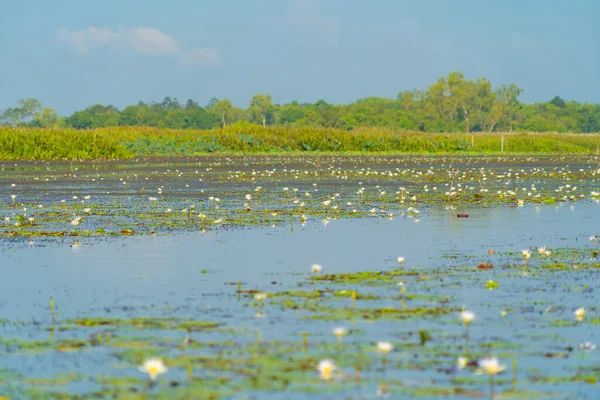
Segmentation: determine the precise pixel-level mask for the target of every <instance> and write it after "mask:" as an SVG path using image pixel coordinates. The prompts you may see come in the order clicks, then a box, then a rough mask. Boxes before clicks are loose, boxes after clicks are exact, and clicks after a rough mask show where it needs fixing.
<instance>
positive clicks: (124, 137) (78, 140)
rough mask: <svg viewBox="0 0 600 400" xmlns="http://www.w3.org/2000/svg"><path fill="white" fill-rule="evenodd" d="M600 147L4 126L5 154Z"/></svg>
mask: <svg viewBox="0 0 600 400" xmlns="http://www.w3.org/2000/svg"><path fill="white" fill-rule="evenodd" d="M502 142H504V146H503V149H504V152H505V153H513V154H514V153H529V154H559V153H581V154H586V153H587V154H592V153H597V152H598V149H599V148H600V135H598V134H560V133H535V134H534V133H520V134H508V133H504V134H503V133H473V134H464V133H451V134H435V133H422V132H408V131H393V130H385V129H364V130H360V129H359V130H354V131H351V132H349V131H342V130H336V129H324V128H280V127H278V128H266V129H265V128H263V127H261V126H254V125H246V126H232V127H228V128H226V129H214V130H206V131H192V130H185V131H180V130H168V129H161V128H152V127H111V128H100V129H94V130H85V131H83V130H74V129H38V128H9V127H0V159H59V158H66V159H100V158H130V157H134V156H136V155H156V156H161V155H164V156H174V155H188V156H190V155H201V154H222V153H226V154H236V153H238V154H239V153H255V154H258V153H271V154H272V153H405V154H453V153H463V154H469V153H476V154H498V153H501V152H502Z"/></svg>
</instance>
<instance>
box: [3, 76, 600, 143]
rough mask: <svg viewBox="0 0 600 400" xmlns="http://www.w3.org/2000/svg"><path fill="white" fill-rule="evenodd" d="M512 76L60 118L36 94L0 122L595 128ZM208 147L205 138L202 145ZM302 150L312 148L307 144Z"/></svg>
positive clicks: (575, 106) (594, 111)
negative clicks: (529, 100) (382, 94)
mask: <svg viewBox="0 0 600 400" xmlns="http://www.w3.org/2000/svg"><path fill="white" fill-rule="evenodd" d="M521 93H522V89H520V88H519V87H518V86H517V85H515V84H514V83H511V84H509V85H502V86H500V87H498V88H495V89H494V88H493V87H492V84H491V82H490V81H488V80H486V79H483V78H478V79H476V80H470V79H467V78H466V77H465V76H464V74H463V73H462V72H458V71H455V72H452V73H450V74H449V75H448V76H446V77H442V78H440V79H438V81H437V82H436V83H434V84H433V85H431V86H430V87H429V88H427V89H426V90H412V91H406V92H401V93H399V94H398V96H397V97H396V98H395V99H387V98H379V97H367V98H363V99H359V100H357V101H355V102H353V103H350V104H342V105H335V104H329V103H327V102H326V101H325V100H319V101H317V102H316V103H314V104H312V103H299V102H297V101H292V102H291V103H288V104H281V105H279V104H274V103H273V100H272V97H271V95H270V94H256V95H254V96H253V97H252V99H251V100H250V103H249V106H248V108H246V109H244V108H238V107H235V106H234V105H233V104H232V103H231V102H230V101H229V100H228V99H221V100H219V99H216V98H213V99H212V100H211V101H210V102H209V103H208V104H207V105H206V106H205V107H202V106H200V105H199V104H198V103H197V102H195V101H193V100H191V99H190V100H188V101H187V102H186V103H185V104H182V103H180V102H179V100H177V99H176V98H170V97H165V99H164V100H163V101H162V102H153V103H144V102H139V103H138V104H137V105H131V106H128V107H126V108H125V109H123V110H121V111H120V110H118V109H117V108H116V107H114V106H111V105H107V106H104V105H101V104H96V105H94V106H91V107H88V108H86V109H85V110H80V111H77V112H75V113H73V114H72V115H71V116H69V117H67V118H64V120H61V119H57V118H56V115H55V114H54V115H53V114H52V110H53V109H49V108H47V109H43V111H42V105H41V104H40V102H39V101H38V100H36V99H22V100H20V102H19V106H18V107H16V108H9V109H7V110H5V111H4V112H3V113H0V124H1V123H4V124H7V125H10V126H22V125H27V126H35V127H53V126H56V125H57V121H60V126H63V127H71V128H74V129H94V128H102V127H113V126H147V127H160V128H169V129H185V130H193V129H213V128H225V127H228V126H229V125H232V124H236V123H239V122H245V123H249V124H255V125H262V126H263V128H266V127H285V128H334V129H340V130H347V131H349V130H360V129H365V128H382V129H386V130H399V131H406V130H409V131H419V132H431V133H456V132H463V133H470V132H510V133H512V132H559V133H564V132H571V133H592V132H600V105H598V104H582V103H578V102H575V101H565V100H563V99H562V98H560V97H559V96H555V97H554V98H553V99H551V100H550V101H548V102H541V103H534V104H523V103H521V102H519V96H520V95H521ZM209 147H210V145H209ZM304 147H305V150H307V151H310V150H314V149H315V148H314V146H312V145H311V144H309V143H305V144H304Z"/></svg>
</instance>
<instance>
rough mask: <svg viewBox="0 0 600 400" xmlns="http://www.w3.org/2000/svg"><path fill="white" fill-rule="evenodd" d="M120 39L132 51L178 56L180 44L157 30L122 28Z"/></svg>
mask: <svg viewBox="0 0 600 400" xmlns="http://www.w3.org/2000/svg"><path fill="white" fill-rule="evenodd" d="M119 33H120V37H121V38H122V40H123V42H124V43H125V44H126V45H127V46H129V47H131V48H132V49H134V50H136V51H138V52H140V53H143V54H178V53H181V49H180V48H179V43H177V41H176V40H175V39H173V38H172V37H170V36H169V35H167V34H166V33H164V32H161V31H160V30H158V29H156V28H144V27H141V26H140V27H137V28H131V29H127V28H121V29H119Z"/></svg>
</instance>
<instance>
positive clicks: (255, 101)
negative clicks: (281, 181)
mask: <svg viewBox="0 0 600 400" xmlns="http://www.w3.org/2000/svg"><path fill="white" fill-rule="evenodd" d="M274 109H275V106H274V105H273V100H272V98H271V95H270V94H266V95H265V94H260V93H259V94H255V95H254V97H252V99H251V100H250V110H249V111H250V114H251V115H252V118H253V119H254V120H259V121H261V122H262V126H263V127H265V128H266V126H267V118H269V117H270V116H271V114H272V113H273V110H274Z"/></svg>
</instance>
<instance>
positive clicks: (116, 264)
mask: <svg viewBox="0 0 600 400" xmlns="http://www.w3.org/2000/svg"><path fill="white" fill-rule="evenodd" d="M598 207H600V206H598V205H597V204H594V203H580V204H577V205H575V206H574V209H571V207H570V206H569V205H562V206H556V207H555V206H552V207H550V206H541V207H538V208H536V207H535V206H533V205H527V206H526V207H524V208H506V207H491V208H484V209H481V208H478V209H473V210H470V209H463V208H461V209H460V210H452V211H444V210H439V209H438V210H428V209H423V210H422V212H421V215H420V222H419V223H415V222H414V220H413V219H411V218H407V219H402V218H401V217H397V218H395V219H394V220H387V219H379V218H378V219H367V220H364V219H363V220H332V221H331V222H330V224H329V226H328V227H327V228H325V227H324V226H323V224H322V223H321V222H320V221H318V220H316V219H312V220H311V219H310V218H309V223H308V224H307V225H306V226H305V227H300V226H298V225H296V226H294V228H293V231H292V230H291V228H290V226H289V225H280V226H279V227H277V228H271V227H253V228H243V229H233V230H221V231H217V232H214V231H213V232H208V233H206V234H200V233H191V234H179V235H173V236H158V237H146V236H144V237H124V238H116V239H108V240H105V241H99V242H98V241H92V240H88V239H85V238H83V239H81V240H80V246H79V247H77V246H75V247H73V246H72V244H73V241H72V239H67V240H66V241H65V242H64V243H62V242H61V239H56V240H53V239H50V240H44V239H41V238H39V239H36V240H35V243H34V246H28V241H29V240H28V239H27V240H25V239H24V240H23V241H22V242H15V243H13V244H12V245H11V244H9V243H8V242H4V243H3V244H2V246H1V252H0V268H1V271H2V276H3V285H2V287H3V289H2V291H0V319H4V320H8V321H17V322H18V321H20V322H26V323H28V324H27V325H21V326H20V325H11V324H9V325H6V326H3V327H0V332H1V331H3V333H2V335H3V336H21V337H24V338H26V339H33V338H47V332H46V331H41V330H38V329H37V328H36V327H35V325H32V324H29V323H30V322H32V321H34V322H41V323H43V324H48V323H49V322H50V315H49V311H48V301H49V299H50V297H52V298H54V300H55V302H56V304H57V313H58V318H59V319H63V320H64V319H67V318H73V317H86V316H92V317H97V316H104V317H112V318H115V317H137V316H178V317H181V318H193V319H199V320H211V321H214V320H218V321H223V322H225V324H226V325H227V326H231V327H251V328H252V329H255V328H259V329H263V330H264V334H263V337H264V339H265V340H270V339H294V338H296V339H297V340H298V341H300V340H301V339H300V337H299V336H298V332H301V331H310V332H312V333H314V334H315V335H316V337H317V339H315V340H327V339H328V338H329V336H330V330H331V328H332V327H334V326H337V325H340V324H344V323H337V322H334V323H332V322H325V321H307V320H305V319H302V317H303V316H304V314H303V313H293V312H284V311H282V310H280V309H278V308H277V307H269V305H268V302H269V300H267V304H266V306H265V310H264V311H265V313H266V314H267V318H264V319H260V320H257V319H255V318H253V315H254V312H255V311H256V310H255V309H254V308H253V307H248V303H249V302H250V300H249V299H244V298H242V300H241V301H239V302H238V300H237V296H236V295H235V289H236V286H233V285H227V283H228V282H238V281H241V282H244V288H248V289H259V290H263V291H266V292H276V291H282V290H288V289H297V284H298V283H299V282H304V283H307V282H309V280H308V278H309V276H310V266H311V264H313V263H319V264H322V265H323V271H322V272H323V273H326V274H327V273H343V272H358V271H372V270H391V269H394V268H396V267H397V262H396V257H397V256H400V255H402V256H404V257H405V258H406V261H405V263H404V265H403V268H407V269H411V268H418V269H421V270H422V274H424V275H427V274H428V273H430V272H431V269H433V268H446V269H450V268H451V267H452V266H465V265H469V266H474V265H476V264H478V263H480V262H484V261H486V262H491V263H493V264H494V266H495V268H494V270H491V271H480V272H477V275H476V276H468V277H467V276H466V275H464V273H461V272H455V273H452V274H450V275H448V276H447V277H443V278H442V279H441V280H440V281H439V282H438V281H437V280H433V281H431V280H430V281H425V282H423V283H421V282H417V281H416V279H415V278H414V277H406V278H403V280H404V281H405V285H406V287H407V293H421V294H432V295H436V296H445V295H448V296H450V297H451V298H452V299H453V300H454V301H453V305H454V306H458V307H460V306H462V305H465V306H467V307H469V308H470V309H473V310H474V311H475V312H476V314H477V319H476V320H475V322H474V323H473V326H472V328H471V337H472V338H473V340H474V341H493V340H504V341H506V342H508V343H523V344H524V345H525V346H528V348H530V349H531V351H532V352H543V351H544V349H547V351H559V350H563V349H564V348H566V347H567V346H574V347H577V346H578V344H579V343H580V342H583V341H586V340H591V341H592V342H594V343H596V342H598V340H599V338H598V337H597V336H595V335H594V330H593V329H592V327H591V325H585V324H584V325H582V326H581V327H563V328H559V327H556V328H549V322H550V321H552V320H556V319H560V320H568V321H571V320H572V319H573V316H572V311H573V310H574V309H575V308H577V307H579V306H586V307H588V308H593V307H597V300H595V299H594V296H593V294H592V293H593V292H590V291H585V290H581V287H582V286H583V285H585V284H587V285H589V286H590V287H592V288H594V287H597V286H598V282H599V281H598V271H593V270H587V271H580V272H576V273H575V272H555V273H553V274H552V275H544V276H543V277H538V276H536V275H535V273H532V274H531V276H528V277H522V276H520V275H519V273H518V272H517V271H515V270H503V269H502V268H500V267H502V266H503V265H508V264H518V263H519V264H520V263H521V258H520V256H519V255H518V254H516V255H511V256H509V255H502V254H497V255H494V256H489V255H488V254H487V250H488V249H494V250H495V251H496V252H506V251H514V252H520V250H522V249H523V248H528V247H538V246H546V247H548V248H550V249H556V248H560V247H589V246H591V244H590V243H589V241H588V237H589V236H590V235H596V234H600V231H599V230H598V229H599V228H598V227H599V226H600V224H599V222H600V217H599V214H598ZM457 212H461V213H463V212H464V213H468V214H469V218H460V219H458V218H456V213H457ZM534 251H535V250H534ZM448 256H457V258H451V257H448ZM469 256H471V257H473V258H472V259H471V258H468V257H469ZM461 274H462V275H461ZM488 279H494V280H496V281H499V282H500V288H499V289H497V290H495V291H493V292H490V291H487V290H486V289H485V288H484V283H485V281H486V280H488ZM319 285H320V286H319V288H324V287H333V288H334V289H336V290H339V289H342V288H343V287H341V286H335V285H331V284H326V283H320V284H319ZM300 290H310V285H309V286H308V289H307V287H304V288H301V289H300ZM396 290H398V289H397V287H395V286H390V287H387V288H386V287H383V288H381V287H375V288H372V289H371V288H368V289H361V291H366V292H373V293H386V294H387V296H390V291H396ZM536 303H539V304H536ZM341 304H342V305H343V303H341ZM369 306H373V307H385V306H391V307H399V304H398V301H397V300H395V299H391V298H390V299H385V300H382V301H379V302H373V303H372V304H371V303H369ZM432 306H433V305H432ZM550 306H556V307H557V310H556V311H555V312H554V311H553V312H552V313H546V314H544V312H545V311H547V309H548V307H550ZM507 308H510V309H512V311H511V312H509V314H508V316H507V317H504V318H501V317H499V312H500V311H501V310H503V309H507ZM595 313H597V311H595ZM346 325H348V324H346ZM538 326H539V327H543V329H544V331H543V332H539V331H538V330H536V327H538ZM356 327H357V328H360V329H361V330H362V331H363V332H364V333H363V335H362V336H360V337H355V338H348V339H349V340H361V341H376V340H379V339H382V338H383V339H391V340H404V339H405V337H403V334H404V333H405V332H407V331H415V330H418V329H430V330H432V331H433V332H434V337H437V341H434V345H442V343H441V341H440V339H439V337H440V335H439V334H440V332H449V333H451V334H453V335H458V334H460V333H461V332H462V327H461V326H460V325H459V324H458V323H457V319H456V316H454V315H449V316H446V317H442V318H441V319H436V320H427V319H425V320H423V321H419V320H416V321H414V320H410V322H409V321H407V322H402V321H400V322H389V321H380V322H376V323H373V322H364V321H357V322H356ZM84 332H87V331H84ZM550 332H551V333H555V334H557V335H558V336H557V337H560V340H559V341H558V342H553V341H551V340H549V339H548V337H544V338H542V339H540V340H537V341H536V342H533V341H532V340H531V339H530V337H528V336H527V335H529V334H531V333H550ZM436 333H437V334H436ZM78 334H81V332H80V331H79V330H74V331H71V332H69V331H67V332H64V333H62V332H59V333H58V334H57V335H61V336H60V337H63V338H64V337H71V336H72V337H77V335H78ZM183 334H184V333H182V332H168V333H165V335H174V337H179V336H181V335H183ZM193 335H195V337H196V338H197V340H203V339H205V338H206V337H209V336H210V335H208V334H205V333H194V334H193ZM246 340H248V341H250V340H253V339H251V336H249V337H248V338H246ZM399 353H400V354H399V355H397V357H408V353H406V354H403V353H402V351H400V352H399ZM594 356H595V357H596V359H597V356H596V355H595V354H592V355H591V357H594ZM49 358H50V360H49ZM110 359H111V357H110V356H108V355H107V354H102V353H98V354H94V355H93V356H92V357H90V358H89V359H86V356H85V355H60V356H57V358H54V359H52V355H42V356H35V357H25V358H23V357H19V356H13V357H12V358H10V360H8V359H7V363H8V364H10V366H12V367H16V368H17V369H18V370H21V371H23V372H26V371H28V372H29V373H33V374H38V373H40V368H41V369H42V370H43V371H47V369H45V368H44V367H41V365H43V364H42V363H40V362H39V361H40V360H46V362H47V363H48V362H50V365H53V366H54V367H55V370H54V372H56V370H61V369H63V368H67V369H68V368H74V369H77V368H81V367H82V365H83V366H85V368H86V370H89V371H95V372H96V373H98V372H102V373H110V372H109V371H110V368H109V367H107V365H110V362H111V361H110ZM540 359H541V358H540V357H539V356H538V357H533V356H529V357H523V359H522V360H521V361H520V362H521V363H522V367H523V368H524V370H525V368H530V367H536V368H540V369H541V370H542V371H544V372H545V373H546V374H560V373H563V372H564V370H563V369H562V368H567V367H569V368H570V367H573V368H575V367H576V366H577V365H578V361H577V360H576V359H575V357H573V358H572V359H570V360H565V361H563V362H562V363H547V364H544V365H541V364H540ZM36 360H38V361H36ZM508 361H509V362H510V360H508ZM75 364H76V365H78V367H77V368H76V367H75V366H74V365H75ZM46 365H48V364H46ZM569 373H572V371H570V372H569ZM407 374H408V377H405V379H413V378H414V379H418V378H419V377H420V376H421V375H422V373H421V374H417V373H416V372H413V373H407ZM410 377H412V378H410ZM570 390H571V389H569V390H567V391H570ZM587 393H591V392H587Z"/></svg>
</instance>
